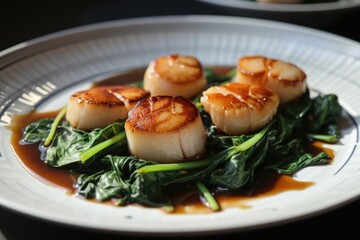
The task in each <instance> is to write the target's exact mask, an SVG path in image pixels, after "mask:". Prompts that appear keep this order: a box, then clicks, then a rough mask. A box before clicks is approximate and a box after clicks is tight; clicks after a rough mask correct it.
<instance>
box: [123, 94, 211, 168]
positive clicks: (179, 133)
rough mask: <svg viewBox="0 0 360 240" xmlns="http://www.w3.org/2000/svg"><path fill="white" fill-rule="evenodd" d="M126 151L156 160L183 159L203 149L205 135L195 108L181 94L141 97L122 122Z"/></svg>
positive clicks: (187, 158)
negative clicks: (126, 145) (127, 149)
mask: <svg viewBox="0 0 360 240" xmlns="http://www.w3.org/2000/svg"><path fill="white" fill-rule="evenodd" d="M125 132H126V136H127V142H128V146H129V150H130V153H131V154H132V155H134V156H137V157H139V158H141V159H145V160H150V161H154V162H159V163H171V162H186V161H191V160H195V159H198V158H199V157H201V156H202V154H203V153H204V152H205V143H206V135H205V129H204V125H203V123H202V120H201V117H200V114H199V111H198V110H197V108H196V107H195V105H194V104H192V103H191V102H190V100H188V99H186V98H184V97H181V96H175V97H172V96H156V97H150V98H146V99H143V100H141V101H140V102H139V103H138V104H137V105H136V106H135V107H134V108H133V109H132V110H131V111H130V112H129V117H128V118H127V120H126V122H125Z"/></svg>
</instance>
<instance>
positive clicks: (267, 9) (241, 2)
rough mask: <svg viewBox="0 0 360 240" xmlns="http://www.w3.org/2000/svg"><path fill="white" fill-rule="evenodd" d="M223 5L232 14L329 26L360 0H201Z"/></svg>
mask: <svg viewBox="0 0 360 240" xmlns="http://www.w3.org/2000/svg"><path fill="white" fill-rule="evenodd" d="M199 1H200V2H204V3H208V4H212V5H214V6H218V7H221V8H223V9H225V10H227V11H228V12H230V13H232V14H237V15H239V16H244V17H257V18H265V19H273V20H281V21H285V22H290V23H297V24H301V25H306V26H312V27H327V26H331V24H332V23H334V22H336V21H337V20H338V18H339V17H340V16H342V15H344V14H346V13H350V12H351V11H354V10H356V9H360V0H338V1H334V2H322V3H308V4H305V3H297V4H285V3H276V4H275V3H259V2H256V1H255V0H221V1H217V0H199Z"/></svg>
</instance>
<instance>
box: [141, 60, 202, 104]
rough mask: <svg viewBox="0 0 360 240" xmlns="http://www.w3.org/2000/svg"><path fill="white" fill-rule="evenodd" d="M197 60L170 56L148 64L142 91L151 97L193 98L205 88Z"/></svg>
mask: <svg viewBox="0 0 360 240" xmlns="http://www.w3.org/2000/svg"><path fill="white" fill-rule="evenodd" d="M206 83H207V81H206V78H205V76H204V71H203V67H202V65H201V63H200V62H199V60H198V59H197V58H195V57H192V56H185V55H170V56H163V57H159V58H157V59H156V60H154V61H152V62H150V64H149V66H148V67H147V69H146V71H145V75H144V89H146V90H148V91H150V93H151V95H152V96H159V95H166V96H177V95H179V96H183V97H185V98H193V97H195V96H196V95H198V94H200V93H201V91H202V90H204V88H205V86H206Z"/></svg>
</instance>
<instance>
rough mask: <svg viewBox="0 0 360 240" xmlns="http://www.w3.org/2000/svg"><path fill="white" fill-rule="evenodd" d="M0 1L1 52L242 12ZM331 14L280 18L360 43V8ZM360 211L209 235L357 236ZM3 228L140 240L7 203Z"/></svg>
mask: <svg viewBox="0 0 360 240" xmlns="http://www.w3.org/2000/svg"><path fill="white" fill-rule="evenodd" d="M0 4H1V7H0V9H1V11H0V12H1V13H0V30H1V32H0V51H1V50H4V49H6V48H8V47H11V46H13V45H15V44H18V43H21V42H24V41H27V40H30V39H33V38H36V37H39V36H43V35H46V34H49V33H54V32H57V31H60V30H64V29H68V28H73V27H77V26H82V25H86V24H91V23H95V22H102V21H108V20H115V19H125V18H133V17H142V16H155V15H175V14H207V15H238V13H237V12H232V11H230V10H229V9H222V8H219V7H217V6H213V5H208V4H205V3H202V2H198V1H188V0H182V1H181V0H168V1H160V0H159V1H156V0H132V1H126V0H119V1H106V0H88V1H84V0H73V1H58V0H54V1H47V2H44V1H1V3H0ZM329 14H330V15H331V16H332V17H330V18H329V19H330V20H326V19H325V18H322V17H319V18H318V19H317V18H314V19H311V18H306V19H305V20H300V19H299V18H298V17H296V15H290V16H286V17H284V16H281V17H279V16H277V17H276V18H277V19H276V20H281V21H285V22H290V23H296V24H299V25H305V26H308V27H312V28H317V29H320V30H323V31H327V32H331V33H334V34H337V35H341V36H344V37H347V38H351V39H353V40H356V41H360V9H356V10H354V11H352V12H349V13H346V14H343V15H340V16H339V15H338V14H337V13H335V12H334V13H329ZM241 15H242V16H247V17H249V16H250V17H254V16H255V17H258V18H270V17H271V16H268V15H266V14H264V15H254V14H253V13H242V14H241ZM327 17H328V16H327ZM359 57H360V56H359ZM0 61H1V59H0ZM359 81H360V79H359ZM0 177H1V176H0ZM359 213H360V201H359V200H358V201H355V202H352V203H348V204H346V205H344V206H339V207H338V208H336V209H334V210H332V211H329V212H327V213H315V215H314V216H313V217H309V218H306V219H303V220H298V221H296V222H292V223H286V224H283V225H279V226H275V227H268V228H262V229H257V230H252V231H246V232H238V233H237V232H235V233H229V234H222V235H213V236H206V238H208V239H215V238H220V237H236V238H238V239H241V238H242V239H249V238H251V239H264V238H271V239H274V238H287V239H291V238H297V239H298V238H299V237H302V238H304V237H311V238H313V237H314V236H315V235H316V236H319V237H320V238H322V239H325V238H327V237H332V238H333V237H334V236H335V237H336V236H342V238H343V239H348V238H350V237H351V238H355V239H356V238H359V236H360V230H359V223H358V221H357V218H358V217H357V216H358V214H359ZM0 230H1V231H2V233H3V235H4V236H5V237H6V238H7V239H8V240H13V239H66V238H71V239H75V238H81V239H89V240H90V239H123V238H126V239H128V238H133V239H136V237H130V236H125V235H113V234H111V233H99V232H91V231H88V230H81V229H75V228H72V227H69V226H63V225H58V224H53V223H48V222H44V221H42V220H39V219H34V218H32V217H29V216H23V215H22V214H19V213H16V212H13V211H11V210H8V209H5V208H2V207H0ZM0 239H1V236H0Z"/></svg>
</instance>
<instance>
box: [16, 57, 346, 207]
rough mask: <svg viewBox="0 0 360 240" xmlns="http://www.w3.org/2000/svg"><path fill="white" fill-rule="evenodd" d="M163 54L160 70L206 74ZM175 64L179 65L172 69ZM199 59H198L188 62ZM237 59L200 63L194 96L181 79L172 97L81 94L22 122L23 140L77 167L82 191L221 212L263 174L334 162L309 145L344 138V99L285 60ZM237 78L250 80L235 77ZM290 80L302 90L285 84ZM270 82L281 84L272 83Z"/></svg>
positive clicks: (64, 165)
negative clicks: (192, 202)
mask: <svg viewBox="0 0 360 240" xmlns="http://www.w3.org/2000/svg"><path fill="white" fill-rule="evenodd" d="M179 59H180V63H179V62H177V60H179ZM159 61H160V63H159V64H160V65H159V66H160V67H159V66H158V68H159V69H160V72H161V73H162V74H163V75H164V74H165V73H166V74H165V75H167V74H170V75H171V74H174V75H175V76H179V75H180V76H186V75H190V76H197V75H202V74H203V73H200V68H198V67H199V63H196V61H195V60H194V59H193V58H187V57H180V56H177V57H175V56H170V57H164V58H160V60H159ZM170 63H171V64H170ZM163 64H164V65H163ZM169 64H170V65H171V67H169V66H170V65H169ZM172 64H175V65H176V67H175V68H174V69H175V70H171V71H169V72H168V70H169V69H170V68H172V67H173V65H172ZM193 65H195V66H197V67H195V69H193V67H189V66H193ZM181 66H183V67H181ZM239 66H240V69H236V68H234V67H229V68H228V70H227V72H220V71H219V69H220V68H221V67H219V68H216V66H215V67H212V68H204V75H205V76H206V86H205V87H203V86H202V85H201V87H199V88H197V91H196V93H195V92H194V93H193V94H192V97H191V99H188V97H189V95H187V96H186V97H185V96H181V94H182V93H187V92H186V91H185V92H184V88H183V85H182V84H180V85H179V86H180V87H179V89H180V90H181V91H180V92H178V93H177V94H176V95H175V96H171V95H157V96H155V95H153V96H149V93H148V92H147V91H146V90H144V89H141V88H135V87H131V86H130V85H121V86H113V87H110V86H107V87H102V88H94V89H90V90H87V91H83V92H80V93H75V94H74V96H73V97H72V98H71V99H70V100H69V101H70V102H69V104H68V107H67V109H66V108H65V109H63V110H62V111H60V112H59V114H58V115H57V117H56V118H55V119H54V118H50V117H47V118H44V117H43V116H44V115H41V116H42V117H41V118H40V119H39V120H36V121H33V122H31V123H30V124H29V123H26V124H24V125H23V126H24V130H23V131H22V132H21V133H18V135H21V134H22V137H21V139H20V137H19V140H18V143H19V145H21V146H20V147H23V145H24V144H27V145H30V144H32V146H31V147H33V149H32V151H39V150H40V151H41V156H40V158H41V160H43V162H44V164H46V165H48V166H51V167H53V168H54V169H55V168H59V169H65V170H67V171H69V170H70V172H71V173H77V174H79V175H77V177H76V178H75V180H74V181H75V182H74V184H73V185H71V187H73V186H74V187H75V191H76V193H77V194H78V195H81V196H84V197H85V198H88V199H96V200H98V201H109V200H111V201H112V202H114V203H115V204H116V205H128V204H141V205H144V206H151V207H163V208H165V209H166V210H167V211H168V212H174V211H175V210H174V209H175V208H176V206H178V205H179V202H181V200H179V196H180V195H183V196H187V195H189V196H190V195H191V196H193V195H194V194H195V195H196V197H198V199H201V202H202V203H204V205H205V206H206V207H207V208H208V209H210V210H212V211H219V210H221V209H222V207H223V206H221V204H219V202H218V200H217V197H218V196H222V197H223V196H224V195H239V196H240V197H241V196H244V195H246V196H248V193H249V192H252V193H254V188H253V186H256V185H258V183H261V181H262V180H264V178H262V177H261V176H264V175H265V174H269V173H270V174H274V175H276V176H289V177H291V176H292V175H293V174H294V173H296V172H298V171H300V170H302V169H304V168H307V167H310V166H313V165H321V164H329V163H330V162H331V160H332V158H333V155H332V154H330V153H328V151H326V150H324V149H322V148H320V149H316V150H315V151H313V148H312V147H311V146H312V145H313V144H314V143H317V142H319V141H320V142H322V143H324V142H326V143H328V144H336V143H337V142H338V141H339V139H340V136H341V132H340V129H339V127H338V123H339V121H340V119H341V116H342V107H341V105H340V104H339V102H338V98H337V96H336V95H334V94H331V93H320V92H318V94H317V95H316V96H312V95H310V91H311V89H309V88H308V87H307V85H306V84H305V74H304V73H303V72H302V71H301V70H300V69H298V68H297V67H296V66H294V65H291V64H289V63H286V62H283V61H281V60H274V59H271V58H267V57H264V56H255V57H244V58H241V59H240V61H239ZM222 69H224V67H223V66H222ZM234 69H235V71H234ZM183 71H185V72H183ZM235 75H236V76H235ZM234 78H235V79H236V80H239V79H240V80H244V79H245V80H246V81H247V82H245V83H238V82H232V81H233V80H234ZM194 79H195V78H194ZM274 79H275V80H274ZM283 79H285V80H286V81H283ZM294 79H295V80H294ZM296 79H297V80H296ZM125 80H126V79H125ZM148 80H149V79H148ZM157 80H159V79H157ZM271 81H274V82H271ZM288 81H289V82H290V83H291V84H294V85H295V89H296V91H291V90H289V89H288V88H290V87H289V86H288V85H286V84H284V82H288ZM146 82H147V80H146V79H144V84H145V83H146ZM269 82H270V83H271V84H269V85H270V86H267V83H269ZM162 83H163V82H161V81H160V80H159V82H158V85H157V86H161V84H162ZM290 83H289V84H290ZM276 84H277V85H276ZM282 84H284V85H282ZM274 85H276V86H277V87H279V88H276V89H275V90H270V87H271V86H274ZM155 86H156V84H155ZM175 86H176V85H171V87H170V89H172V90H176V89H177V88H176V87H175ZM191 86H192V85H191ZM304 88H305V90H304ZM191 89H192V87H191ZM279 89H280V91H279ZM148 90H149V89H148ZM278 93H280V94H279V95H280V97H279V96H278ZM151 94H154V93H151ZM179 94H180V95H179ZM281 94H282V95H281ZM104 96H107V97H104ZM281 96H283V101H284V96H285V97H287V98H285V100H286V101H284V102H283V103H282V104H280V103H279V102H280V101H281ZM289 96H290V97H289ZM310 96H312V97H310ZM94 99H97V100H96V101H95V100H94ZM100 99H102V101H100ZM109 99H111V100H109ZM114 99H116V101H119V103H118V105H116V104H114V103H113V102H114V101H115V100H114ZM89 100H90V101H89ZM94 102H102V104H99V105H96V104H94ZM134 105H135V106H134ZM118 108H119V109H118ZM130 109H131V110H130ZM65 111H66V112H67V114H66V118H65V119H62V116H63V115H64V114H65V113H64V112H65ZM97 116H99V119H98V120H96V121H94V117H97ZM104 116H105V117H104ZM93 121H94V123H93ZM95 122H96V125H95ZM98 124H99V125H100V124H102V125H105V126H103V127H98V126H99V125H98ZM81 129H89V131H83V130H81ZM45 143H46V144H45ZM39 146H40V147H39ZM14 149H17V148H14ZM23 149H29V148H24V147H23ZM25 155H29V154H25ZM39 155H40V154H39ZM23 156H24V155H23ZM31 160H33V159H31ZM39 161H40V160H39ZM46 169H48V168H46ZM174 192H175V194H174ZM255 192H256V191H255ZM228 193H230V194H228ZM221 194H224V195H221ZM254 194H255V193H254ZM180 199H182V198H181V197H180ZM184 201H185V200H184ZM199 201H200V200H199Z"/></svg>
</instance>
